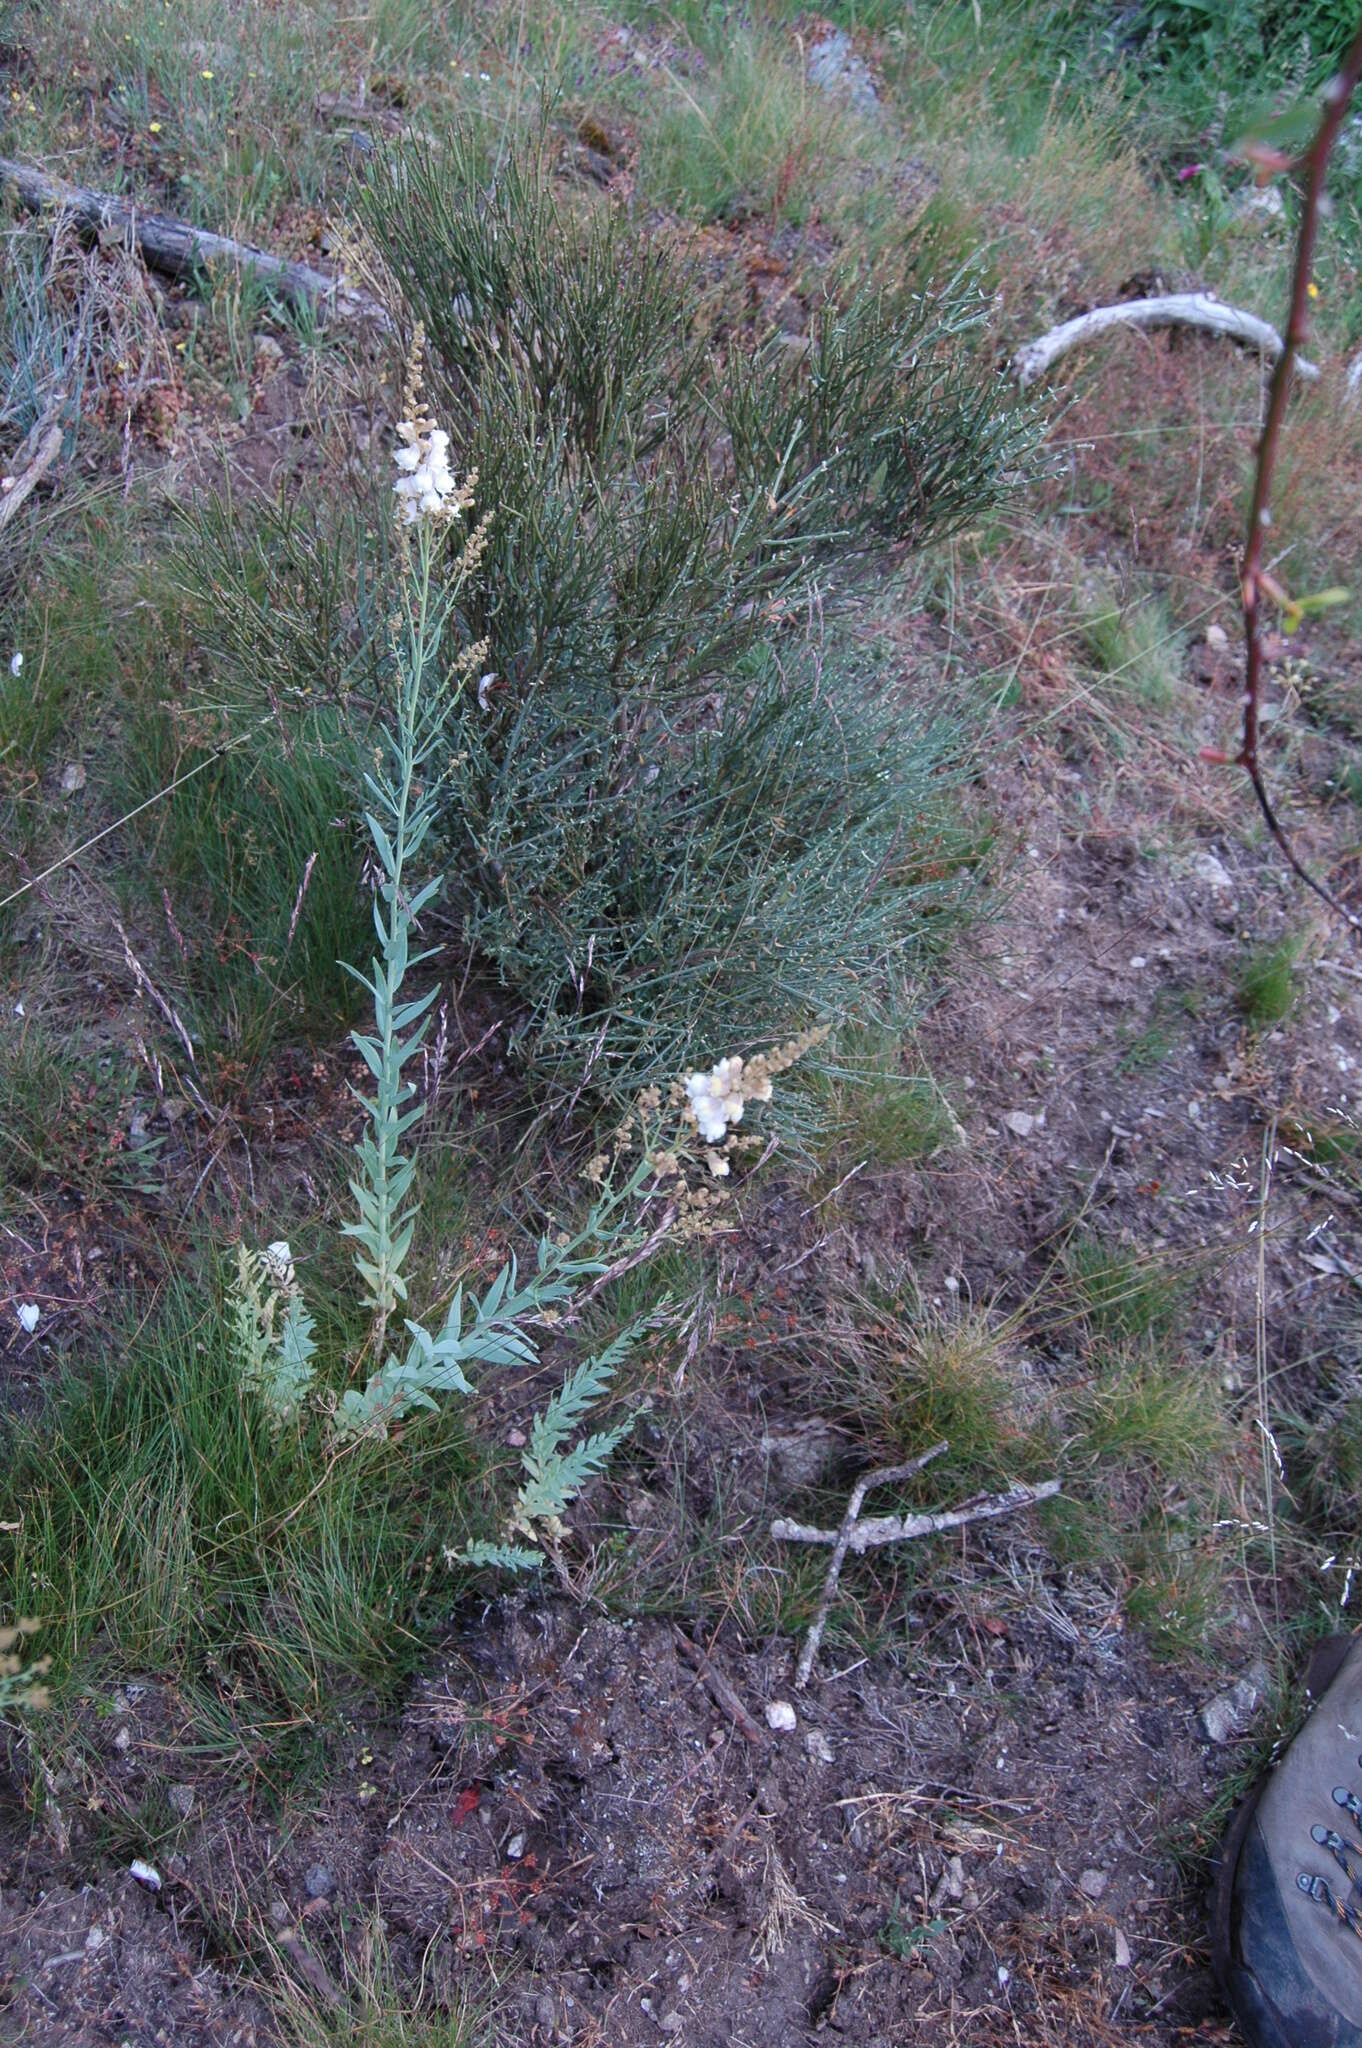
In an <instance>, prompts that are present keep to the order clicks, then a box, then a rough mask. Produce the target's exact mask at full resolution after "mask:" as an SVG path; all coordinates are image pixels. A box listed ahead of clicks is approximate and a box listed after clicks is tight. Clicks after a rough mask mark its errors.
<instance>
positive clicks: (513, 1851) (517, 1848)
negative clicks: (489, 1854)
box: [506, 1835, 525, 1863]
mask: <svg viewBox="0 0 1362 2048" xmlns="http://www.w3.org/2000/svg"><path fill="white" fill-rule="evenodd" d="M506 1854H507V1856H508V1858H509V1859H510V1861H511V1862H512V1863H519V1861H520V1859H521V1857H522V1856H523V1855H524V1854H525V1837H524V1835H512V1837H511V1839H510V1841H509V1842H508V1843H507V1844H506Z"/></svg>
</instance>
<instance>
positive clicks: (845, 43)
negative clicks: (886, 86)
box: [808, 28, 880, 114]
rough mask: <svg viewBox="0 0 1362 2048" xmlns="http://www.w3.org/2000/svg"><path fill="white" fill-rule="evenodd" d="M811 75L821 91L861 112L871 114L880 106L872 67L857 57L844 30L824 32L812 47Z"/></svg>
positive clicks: (811, 78)
mask: <svg viewBox="0 0 1362 2048" xmlns="http://www.w3.org/2000/svg"><path fill="white" fill-rule="evenodd" d="M808 72H809V79H810V82H811V83H812V84H814V85H816V86H817V87H818V88H819V90H820V91H822V92H827V93H836V94H838V95H840V96H841V97H843V98H845V99H847V100H848V101H849V102H850V104H851V105H852V106H853V107H854V108H855V109H856V110H857V112H858V113H863V114H868V113H870V112H871V111H872V110H873V109H874V108H875V107H877V106H878V105H879V100H880V96H879V94H878V93H877V92H876V90H875V81H874V79H873V78H872V77H871V75H870V67H869V66H868V65H867V64H866V62H865V60H864V59H863V58H861V57H858V56H857V55H856V52H855V50H854V48H853V47H852V42H851V37H850V36H849V35H848V34H847V32H846V30H845V29H841V28H829V29H825V30H824V31H823V33H822V34H821V35H820V36H819V37H818V38H817V39H816V41H814V42H813V43H811V44H810V45H809V56H808Z"/></svg>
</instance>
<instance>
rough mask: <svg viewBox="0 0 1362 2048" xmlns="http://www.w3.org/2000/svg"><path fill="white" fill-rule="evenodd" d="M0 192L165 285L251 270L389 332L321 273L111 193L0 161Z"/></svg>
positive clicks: (361, 297)
mask: <svg viewBox="0 0 1362 2048" xmlns="http://www.w3.org/2000/svg"><path fill="white" fill-rule="evenodd" d="M0 186H13V187H14V189H15V190H16V191H17V193H18V195H19V198H20V200H21V201H22V202H23V204H24V205H25V206H27V207H29V208H31V209H32V211H33V212H35V213H39V212H42V211H44V210H45V209H49V208H50V209H53V210H55V211H56V212H59V213H61V214H64V215H65V216H66V217H67V218H69V219H71V220H75V221H78V222H79V223H80V224H81V226H83V227H86V228H91V229H93V230H94V231H95V232H96V233H100V232H103V231H107V230H110V229H112V230H113V231H114V232H115V233H117V234H120V235H122V236H124V237H125V238H126V239H128V240H130V241H132V242H134V243H135V244H136V246H137V247H138V248H139V249H140V250H141V252H142V257H143V260H144V262H145V263H146V264H147V266H148V268H149V269H152V270H161V271H164V272H166V273H167V275H169V276H171V277H182V276H183V275H184V273H185V272H186V271H188V270H193V269H195V268H197V267H202V268H203V269H205V270H211V269H213V268H215V267H222V266H225V267H227V268H229V269H232V270H251V271H254V272H255V274H256V275H257V276H258V277H260V278H261V279H263V280H264V282H265V283H267V284H268V285H270V286H271V287H272V288H273V290H275V291H277V292H278V293H280V295H281V296H282V297H284V298H286V299H294V300H298V299H315V300H316V301H317V302H318V304H319V305H320V306H322V307H323V308H325V310H326V311H328V312H329V313H331V314H332V315H334V316H335V317H337V318H339V319H343V320H368V321H371V322H373V323H374V325H376V326H379V327H384V328H387V327H390V326H391V324H392V323H391V321H390V320H389V317H388V314H387V312H386V311H385V309H384V308H383V307H382V306H381V305H380V304H379V302H378V300H377V299H375V298H374V297H373V296H372V295H371V294H370V293H369V292H365V291H359V290H358V289H356V287H355V286H353V285H348V284H346V283H345V282H344V281H343V280H342V279H341V278H338V277H331V276H328V274H327V273H326V272H325V271H324V270H314V269H313V268H312V266H311V265H310V264H308V263H288V262H286V261H285V260H284V258H283V257H282V256H272V255H271V254H270V253H269V251H268V250H266V249H257V248H255V247H253V246H252V244H250V243H249V242H238V241H235V240H234V239H233V238H232V236H230V235H215V234H213V233H212V232H211V230H209V229H208V228H196V227H193V226H191V224H190V223H189V222H188V221H184V220H176V219H174V218H173V216H171V215H170V214H166V213H148V212H147V211H146V210H145V209H144V208H142V207H140V206H137V205H136V204H134V203H132V202H130V201H129V200H126V199H121V198H119V197H117V196H116V195H115V194H113V193H111V192H91V191H87V190H86V188H85V187H84V186H82V185H68V184H66V183H65V182H64V181H63V180H61V179H57V178H49V177H48V176H47V174H46V173H45V172H43V171H39V170H34V169H33V168H32V166H30V165H28V164H19V163H14V162H12V161H11V160H10V159H9V158H7V157H0Z"/></svg>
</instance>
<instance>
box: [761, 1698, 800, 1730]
mask: <svg viewBox="0 0 1362 2048" xmlns="http://www.w3.org/2000/svg"><path fill="white" fill-rule="evenodd" d="M766 1725H767V1727H768V1728H773V1729H774V1730H775V1732H776V1734H777V1735H788V1734H790V1732H791V1731H792V1730H793V1729H795V1728H797V1727H798V1725H799V1716H798V1715H797V1714H796V1712H795V1710H794V1708H793V1707H792V1706H791V1705H790V1702H789V1701H788V1700H772V1701H771V1703H770V1705H769V1706H768V1707H767V1709H766Z"/></svg>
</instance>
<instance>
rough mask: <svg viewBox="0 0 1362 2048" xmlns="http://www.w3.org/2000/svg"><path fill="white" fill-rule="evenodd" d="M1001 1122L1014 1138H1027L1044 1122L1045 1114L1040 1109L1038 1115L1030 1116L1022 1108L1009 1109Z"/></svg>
mask: <svg viewBox="0 0 1362 2048" xmlns="http://www.w3.org/2000/svg"><path fill="white" fill-rule="evenodd" d="M1003 1122H1004V1123H1005V1124H1006V1125H1007V1128H1008V1130H1009V1131H1011V1133H1012V1135H1013V1137H1014V1138H1029V1137H1030V1136H1031V1134H1032V1132H1033V1131H1036V1130H1039V1128H1040V1126H1041V1125H1042V1124H1043V1123H1044V1122H1045V1114H1044V1112H1043V1111H1042V1112H1041V1114H1040V1115H1039V1116H1031V1115H1029V1114H1028V1112H1027V1111H1026V1110H1024V1109H1010V1110H1009V1111H1008V1112H1007V1115H1006V1116H1005V1117H1004V1118H1003Z"/></svg>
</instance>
